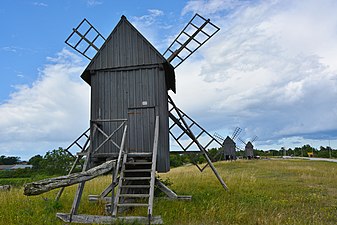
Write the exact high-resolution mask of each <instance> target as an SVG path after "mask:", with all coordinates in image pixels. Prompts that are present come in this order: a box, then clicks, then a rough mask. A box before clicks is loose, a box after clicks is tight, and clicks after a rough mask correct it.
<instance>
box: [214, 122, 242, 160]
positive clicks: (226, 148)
mask: <svg viewBox="0 0 337 225" xmlns="http://www.w3.org/2000/svg"><path fill="white" fill-rule="evenodd" d="M241 131H242V129H241V128H240V127H236V128H235V129H234V132H233V134H232V136H231V137H229V136H227V137H226V138H223V137H222V136H221V135H220V134H218V133H215V134H214V137H215V138H216V139H217V140H219V141H221V142H222V145H223V146H222V147H221V149H220V151H219V152H218V154H217V155H219V156H220V160H221V158H222V157H223V159H224V160H236V149H237V147H236V143H235V140H236V139H237V138H238V137H239V135H240V133H241Z"/></svg>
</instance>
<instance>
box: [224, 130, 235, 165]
mask: <svg viewBox="0 0 337 225" xmlns="http://www.w3.org/2000/svg"><path fill="white" fill-rule="evenodd" d="M223 148H224V158H225V160H236V144H235V142H234V141H233V139H232V138H230V137H229V136H227V137H226V139H225V140H224V142H223Z"/></svg>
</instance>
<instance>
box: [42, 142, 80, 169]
mask: <svg viewBox="0 0 337 225" xmlns="http://www.w3.org/2000/svg"><path fill="white" fill-rule="evenodd" d="M73 161H74V158H73V157H72V156H71V155H69V153H68V152H66V151H65V150H64V149H62V148H59V149H57V150H56V149H54V150H52V151H48V152H47V153H46V154H45V156H44V157H43V161H41V163H40V166H41V168H42V169H43V170H44V171H45V172H46V173H47V174H58V175H64V174H66V173H67V172H68V171H69V170H70V168H71V166H72V164H73Z"/></svg>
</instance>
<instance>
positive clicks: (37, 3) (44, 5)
mask: <svg viewBox="0 0 337 225" xmlns="http://www.w3.org/2000/svg"><path fill="white" fill-rule="evenodd" d="M33 5H35V6H40V7H47V6H48V4H46V3H44V2H33Z"/></svg>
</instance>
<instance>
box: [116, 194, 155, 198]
mask: <svg viewBox="0 0 337 225" xmlns="http://www.w3.org/2000/svg"><path fill="white" fill-rule="evenodd" d="M119 196H120V197H131V198H148V197H149V196H150V195H149V194H120V195H119Z"/></svg>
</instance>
